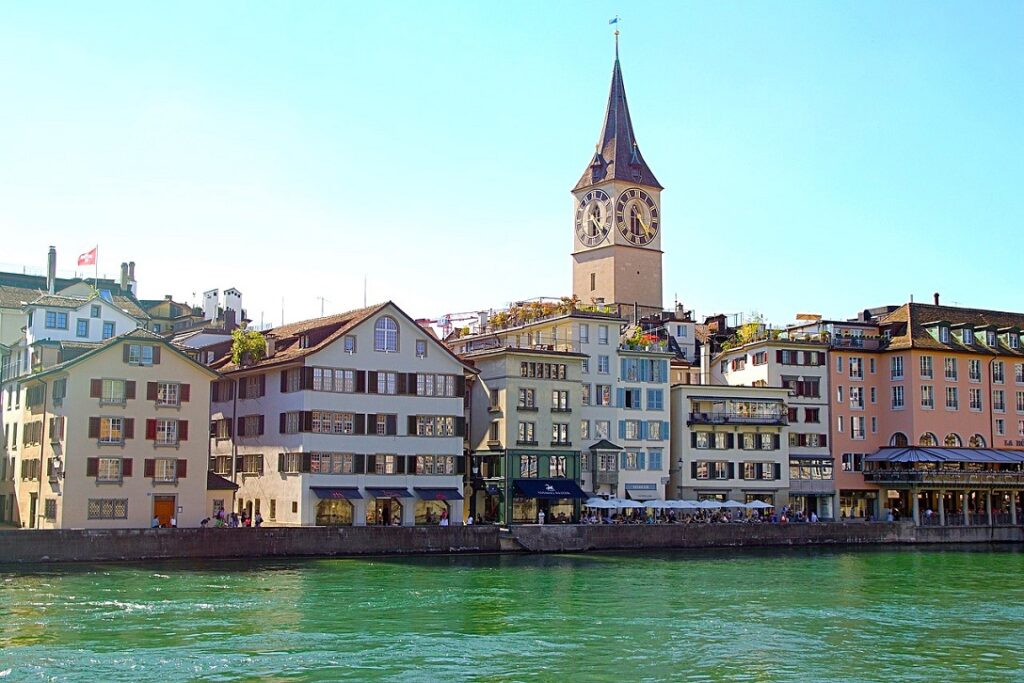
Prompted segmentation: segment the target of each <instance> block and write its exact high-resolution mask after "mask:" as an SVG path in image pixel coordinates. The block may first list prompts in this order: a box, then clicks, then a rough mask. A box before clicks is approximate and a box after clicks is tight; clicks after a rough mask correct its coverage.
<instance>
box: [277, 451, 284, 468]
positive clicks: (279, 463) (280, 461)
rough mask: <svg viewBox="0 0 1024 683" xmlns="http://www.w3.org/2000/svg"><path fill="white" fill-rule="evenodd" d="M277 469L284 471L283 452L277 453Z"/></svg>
mask: <svg viewBox="0 0 1024 683" xmlns="http://www.w3.org/2000/svg"><path fill="white" fill-rule="evenodd" d="M277 471H278V472H284V453H278V454H277Z"/></svg>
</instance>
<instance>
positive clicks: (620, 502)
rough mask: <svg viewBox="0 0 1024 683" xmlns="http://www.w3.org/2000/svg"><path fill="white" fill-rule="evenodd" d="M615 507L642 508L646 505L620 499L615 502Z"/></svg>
mask: <svg viewBox="0 0 1024 683" xmlns="http://www.w3.org/2000/svg"><path fill="white" fill-rule="evenodd" d="M615 507H619V508H642V507H644V504H643V503H640V502H638V501H635V500H623V499H621V498H620V499H617V500H616V501H615Z"/></svg>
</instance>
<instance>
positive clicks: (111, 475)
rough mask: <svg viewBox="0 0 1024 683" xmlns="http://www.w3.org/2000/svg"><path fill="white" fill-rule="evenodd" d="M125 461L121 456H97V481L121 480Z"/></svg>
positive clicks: (112, 481)
mask: <svg viewBox="0 0 1024 683" xmlns="http://www.w3.org/2000/svg"><path fill="white" fill-rule="evenodd" d="M123 463H124V460H123V459H121V458H96V481H98V482H105V483H117V482H120V481H121V477H122V466H123Z"/></svg>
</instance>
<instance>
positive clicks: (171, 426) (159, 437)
mask: <svg viewBox="0 0 1024 683" xmlns="http://www.w3.org/2000/svg"><path fill="white" fill-rule="evenodd" d="M156 444H157V445H158V446H177V445H178V421H177V420H165V419H158V420H157V421H156Z"/></svg>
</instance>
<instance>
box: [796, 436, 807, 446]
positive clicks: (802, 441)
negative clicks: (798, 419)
mask: <svg viewBox="0 0 1024 683" xmlns="http://www.w3.org/2000/svg"><path fill="white" fill-rule="evenodd" d="M796 445H797V446H806V445H807V435H806V434H797V435H796Z"/></svg>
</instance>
